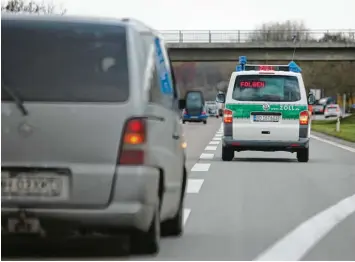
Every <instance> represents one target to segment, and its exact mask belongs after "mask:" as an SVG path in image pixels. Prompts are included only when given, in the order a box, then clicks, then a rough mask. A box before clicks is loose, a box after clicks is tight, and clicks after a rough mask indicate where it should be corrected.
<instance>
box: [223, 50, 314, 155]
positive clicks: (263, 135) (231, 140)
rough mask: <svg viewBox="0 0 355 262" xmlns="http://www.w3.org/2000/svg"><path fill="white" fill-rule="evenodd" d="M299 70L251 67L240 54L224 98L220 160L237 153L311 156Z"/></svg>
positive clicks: (307, 100) (306, 100) (308, 98)
mask: <svg viewBox="0 0 355 262" xmlns="http://www.w3.org/2000/svg"><path fill="white" fill-rule="evenodd" d="M301 71H302V70H301V68H300V67H299V66H298V65H297V64H296V63H295V62H293V61H292V62H290V63H289V64H288V65H252V64H247V59H246V57H244V56H243V57H240V58H239V65H237V67H236V72H233V73H232V75H231V78H230V82H229V86H228V90H227V93H226V96H225V99H224V100H225V109H224V117H223V125H224V137H223V141H222V142H223V144H222V160H223V161H231V160H232V159H233V158H234V153H235V151H237V152H240V151H267V152H275V151H286V152H291V153H297V159H298V161H299V162H308V160H309V139H310V130H311V118H310V113H309V110H308V103H310V104H311V103H313V102H314V96H313V95H312V94H310V95H308V96H307V92H306V89H305V86H304V83H303V79H302V74H301Z"/></svg>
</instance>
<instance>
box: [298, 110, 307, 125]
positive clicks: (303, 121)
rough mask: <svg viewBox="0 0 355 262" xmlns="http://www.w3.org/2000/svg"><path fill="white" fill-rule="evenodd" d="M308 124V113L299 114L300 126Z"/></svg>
mask: <svg viewBox="0 0 355 262" xmlns="http://www.w3.org/2000/svg"><path fill="white" fill-rule="evenodd" d="M308 123H309V112H308V111H302V112H301V113H300V125H308Z"/></svg>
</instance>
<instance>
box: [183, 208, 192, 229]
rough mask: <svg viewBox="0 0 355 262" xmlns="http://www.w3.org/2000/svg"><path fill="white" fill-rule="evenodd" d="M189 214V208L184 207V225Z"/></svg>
mask: <svg viewBox="0 0 355 262" xmlns="http://www.w3.org/2000/svg"><path fill="white" fill-rule="evenodd" d="M190 214H191V209H189V208H185V209H184V220H183V221H184V226H185V224H186V222H187V219H188V218H189V216H190Z"/></svg>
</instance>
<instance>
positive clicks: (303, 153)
mask: <svg viewBox="0 0 355 262" xmlns="http://www.w3.org/2000/svg"><path fill="white" fill-rule="evenodd" d="M297 160H298V162H308V160H309V148H304V149H301V150H300V151H298V152H297Z"/></svg>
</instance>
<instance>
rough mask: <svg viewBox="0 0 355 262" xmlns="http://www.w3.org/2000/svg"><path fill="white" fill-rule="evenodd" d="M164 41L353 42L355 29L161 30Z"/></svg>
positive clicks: (354, 40)
mask: <svg viewBox="0 0 355 262" xmlns="http://www.w3.org/2000/svg"><path fill="white" fill-rule="evenodd" d="M161 33H162V34H163V36H164V38H165V41H166V42H170V43H246V42H289V41H293V39H294V38H296V41H298V42H337V43H348V42H351V43H354V42H355V29H351V30H307V31H284V30H280V31H277V30H270V31H258V30H253V31H248V30H234V31H231V30H229V31H213V30H198V31H192V30H191V31H189V30H186V31H183V30H170V31H161Z"/></svg>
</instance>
